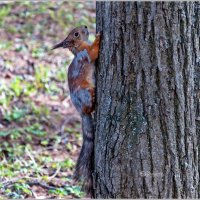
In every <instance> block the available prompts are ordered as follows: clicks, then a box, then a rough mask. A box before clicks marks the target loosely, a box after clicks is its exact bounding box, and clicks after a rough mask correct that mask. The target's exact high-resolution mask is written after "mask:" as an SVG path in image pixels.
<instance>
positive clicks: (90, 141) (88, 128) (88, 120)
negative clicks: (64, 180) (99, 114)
mask: <svg viewBox="0 0 200 200" xmlns="http://www.w3.org/2000/svg"><path fill="white" fill-rule="evenodd" d="M81 117H82V131H83V145H82V148H81V152H80V154H79V158H78V161H77V164H76V169H75V173H74V177H75V180H77V181H82V182H83V190H84V191H85V192H86V193H87V194H89V195H91V196H93V177H92V172H93V167H94V166H93V157H94V125H93V118H92V115H91V114H82V116H81Z"/></svg>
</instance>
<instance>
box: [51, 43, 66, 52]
mask: <svg viewBox="0 0 200 200" xmlns="http://www.w3.org/2000/svg"><path fill="white" fill-rule="evenodd" d="M60 47H63V42H60V43H58V44H56V45H54V46H53V47H52V49H51V50H54V49H57V48H60Z"/></svg>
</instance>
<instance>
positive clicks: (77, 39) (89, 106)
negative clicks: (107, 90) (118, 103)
mask: <svg viewBox="0 0 200 200" xmlns="http://www.w3.org/2000/svg"><path fill="white" fill-rule="evenodd" d="M88 37H89V32H88V28H87V26H79V27H77V28H74V29H73V30H72V31H71V32H70V33H69V35H68V36H67V37H66V38H65V39H64V40H63V41H62V42H60V43H58V44H56V45H55V46H54V47H53V48H52V49H57V48H60V47H62V48H68V49H69V50H70V51H71V52H72V53H73V54H74V59H73V61H72V63H71V64H70V66H69V68H68V85H69V91H70V97H71V101H72V103H73V105H74V106H75V108H76V109H77V111H78V112H79V113H80V115H81V118H82V132H83V144H82V148H81V152H80V154H79V158H78V160H77V164H76V168H75V172H74V178H75V180H81V181H83V187H82V188H83V190H84V191H85V192H86V193H87V194H89V195H91V196H93V177H92V173H93V168H94V166H93V157H94V125H93V118H92V112H93V111H94V105H95V77H94V70H95V65H94V63H95V60H96V59H97V58H98V54H99V44H100V33H98V34H96V38H95V40H94V42H93V43H92V44H91V45H89V44H88V43H87V40H88Z"/></svg>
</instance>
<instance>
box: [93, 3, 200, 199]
mask: <svg viewBox="0 0 200 200" xmlns="http://www.w3.org/2000/svg"><path fill="white" fill-rule="evenodd" d="M199 12H200V9H199V3H194V2H182V3H181V2H140V3H139V2H98V3H97V31H101V33H102V42H101V50H100V57H99V62H98V67H97V105H96V132H95V173H94V178H95V185H94V186H95V194H96V198H197V197H198V184H199V175H198V149H197V134H196V124H195V108H197V106H195V105H197V101H195V98H193V97H194V96H195V95H194V91H195V90H194V83H195V82H194V70H195V67H196V68H197V66H196V64H197V63H198V62H199V61H198V59H199V56H200V55H199V31H200V30H199V21H198V20H197V18H198V19H199ZM196 71H198V70H196ZM197 82H198V80H197V81H196V86H197Z"/></svg>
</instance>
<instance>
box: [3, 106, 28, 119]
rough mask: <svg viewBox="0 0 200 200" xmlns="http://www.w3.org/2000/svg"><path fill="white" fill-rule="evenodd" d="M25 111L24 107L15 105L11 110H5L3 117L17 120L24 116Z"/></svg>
mask: <svg viewBox="0 0 200 200" xmlns="http://www.w3.org/2000/svg"><path fill="white" fill-rule="evenodd" d="M26 113H27V111H26V110H25V109H19V108H17V107H15V108H14V109H13V110H10V111H7V112H6V114H5V116H4V118H5V119H6V120H8V121H19V120H20V119H22V118H24V117H25V116H26Z"/></svg>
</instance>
